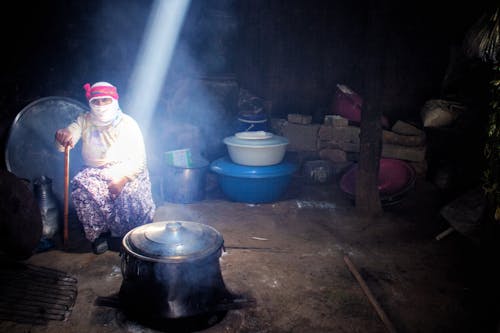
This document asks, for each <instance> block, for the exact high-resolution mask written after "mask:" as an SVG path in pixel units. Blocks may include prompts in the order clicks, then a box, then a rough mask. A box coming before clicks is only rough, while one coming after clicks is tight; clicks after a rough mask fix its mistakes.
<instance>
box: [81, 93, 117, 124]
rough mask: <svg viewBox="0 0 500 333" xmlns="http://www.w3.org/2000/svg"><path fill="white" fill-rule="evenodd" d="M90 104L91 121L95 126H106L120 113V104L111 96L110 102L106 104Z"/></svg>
mask: <svg viewBox="0 0 500 333" xmlns="http://www.w3.org/2000/svg"><path fill="white" fill-rule="evenodd" d="M89 105H90V114H91V116H92V122H93V123H94V124H95V125H97V126H106V125H109V124H111V123H112V122H113V121H114V120H115V119H116V117H118V115H119V114H120V106H119V105H118V101H117V100H116V99H114V98H113V101H112V102H111V103H110V104H106V105H93V104H92V103H89Z"/></svg>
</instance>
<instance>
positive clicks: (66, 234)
mask: <svg viewBox="0 0 500 333" xmlns="http://www.w3.org/2000/svg"><path fill="white" fill-rule="evenodd" d="M69 150H70V148H69V145H68V146H66V147H65V148H64V231H63V232H64V233H63V244H64V248H66V249H67V247H68V239H69V231H68V215H69Z"/></svg>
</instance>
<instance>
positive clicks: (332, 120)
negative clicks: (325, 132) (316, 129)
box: [323, 114, 349, 127]
mask: <svg viewBox="0 0 500 333" xmlns="http://www.w3.org/2000/svg"><path fill="white" fill-rule="evenodd" d="M323 124H324V125H326V126H333V127H346V126H348V125H349V120H348V119H347V118H344V117H342V116H339V115H337V114H327V115H325V119H324V121H323Z"/></svg>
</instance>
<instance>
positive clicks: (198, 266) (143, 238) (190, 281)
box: [119, 221, 231, 322]
mask: <svg viewBox="0 0 500 333" xmlns="http://www.w3.org/2000/svg"><path fill="white" fill-rule="evenodd" d="M122 244H123V251H122V253H121V255H122V275H123V283H122V285H121V288H120V292H119V298H120V304H121V307H122V309H123V310H124V313H125V314H126V315H127V316H128V317H131V318H134V319H137V320H139V321H147V322H158V321H161V320H170V319H173V318H188V317H196V316H202V315H207V314H214V313H217V312H218V311H219V310H220V304H222V303H225V302H226V301H227V300H228V299H230V298H231V294H230V293H229V292H228V291H227V289H226V288H225V285H224V281H223V279H222V274H221V271H220V266H219V258H220V256H221V254H222V251H223V246H224V245H223V244H224V240H223V238H222V236H221V234H220V233H219V232H218V231H217V230H215V229H214V228H212V227H210V226H208V225H205V224H200V223H195V222H185V221H162V222H155V223H150V224H146V225H142V226H139V227H137V228H134V229H132V230H131V231H129V232H128V233H127V234H126V235H125V237H124V238H123V242H122Z"/></svg>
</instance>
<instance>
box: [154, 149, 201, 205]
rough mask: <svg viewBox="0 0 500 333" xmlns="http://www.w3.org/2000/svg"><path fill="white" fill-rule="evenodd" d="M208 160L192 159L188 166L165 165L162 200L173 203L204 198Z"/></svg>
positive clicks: (190, 201) (189, 201)
mask: <svg viewBox="0 0 500 333" xmlns="http://www.w3.org/2000/svg"><path fill="white" fill-rule="evenodd" d="M208 165H209V162H208V161H207V160H205V159H203V158H197V159H194V160H193V161H192V163H191V165H190V166H189V167H187V166H186V167H182V166H175V165H171V164H166V165H165V171H164V175H163V181H162V189H161V192H162V196H163V200H165V201H168V202H174V203H192V202H196V201H200V200H203V199H204V198H205V185H206V176H207V172H208Z"/></svg>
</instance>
